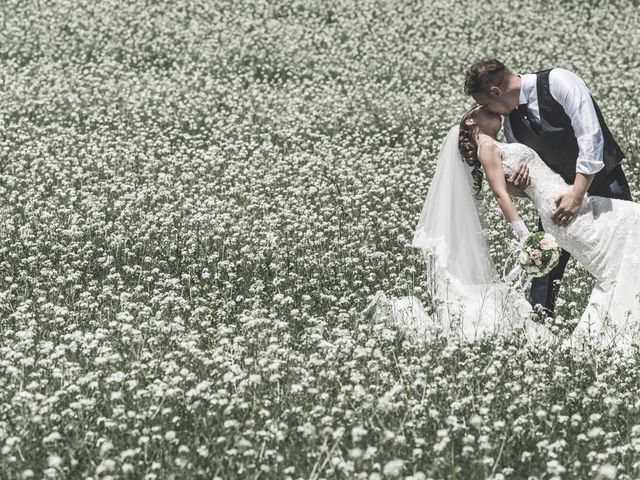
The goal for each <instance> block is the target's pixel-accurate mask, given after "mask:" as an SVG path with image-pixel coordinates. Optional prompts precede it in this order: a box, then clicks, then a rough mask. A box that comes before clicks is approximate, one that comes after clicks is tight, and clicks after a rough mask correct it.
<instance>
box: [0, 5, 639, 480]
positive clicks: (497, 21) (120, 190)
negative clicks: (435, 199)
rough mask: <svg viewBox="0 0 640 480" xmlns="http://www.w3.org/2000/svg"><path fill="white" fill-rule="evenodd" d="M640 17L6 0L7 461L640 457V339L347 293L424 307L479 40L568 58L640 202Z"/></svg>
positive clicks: (400, 462)
mask: <svg viewBox="0 0 640 480" xmlns="http://www.w3.org/2000/svg"><path fill="white" fill-rule="evenodd" d="M639 10H640V9H639V8H638V2H637V1H631V0H616V1H599V0H580V1H578V0H551V1H544V2H540V1H538V0H521V1H514V2H504V1H501V0H490V1H486V2H472V1H445V0H425V1H423V2H417V1H408V0H396V1H381V0H378V1H376V0H363V1H335V0H324V1H319V0H279V1H273V2H272V1H241V0H234V1H228V0H211V1H206V0H193V1H191V0H172V1H167V0H165V1H154V0H147V1H141V0H136V1H131V2H124V1H122V2H118V1H115V0H105V1H101V2H94V1H91V0H52V1H41V0H33V1H25V2H21V1H17V0H6V1H4V2H1V3H0V25H1V27H2V28H0V82H1V83H0V449H1V455H0V478H2V479H28V478H34V479H39V478H69V479H76V478H91V479H108V478H112V479H115V478H131V479H171V478H175V479H190V478H194V479H195V478H202V479H224V480H226V479H235V478H242V479H244V478H249V479H272V478H273V479H276V478H283V479H285V478H288V479H314V480H317V479H321V478H344V479H346V478H355V479H371V480H377V479H383V478H405V479H412V480H418V479H427V478H433V479H441V478H461V479H485V478H494V479H502V478H505V479H506V478H509V479H526V478H532V479H534V478H539V479H543V478H544V479H549V478H620V479H632V478H639V477H640V395H639V393H640V374H639V370H640V364H639V362H638V361H637V360H635V359H629V360H620V359H617V358H615V357H612V356H611V355H609V354H593V355H589V356H584V358H573V357H571V356H570V355H569V354H568V353H566V352H564V351H562V350H561V349H558V348H551V347H549V348H545V347H536V348H532V347H531V346H527V345H526V344H525V342H524V341H523V340H522V339H518V338H513V339H510V340H503V341H495V342H492V341H485V342H482V343H477V344H473V345H465V346H459V347H447V346H446V343H445V342H444V341H442V340H437V341H432V342H424V341H421V340H418V339H416V338H410V337H407V336H406V335H402V334H401V333H400V332H398V331H396V330H394V329H393V328H391V327H388V326H385V325H383V324H376V323H367V322H364V321H362V320H360V319H359V317H358V315H357V312H358V311H359V310H361V309H362V308H363V307H364V306H365V305H366V304H367V303H368V300H369V299H370V298H371V296H372V294H373V293H374V292H375V291H376V290H379V289H381V290H384V291H385V292H386V293H387V294H388V295H404V294H407V293H412V294H415V295H417V296H419V297H420V298H422V300H423V301H424V302H425V304H427V305H429V299H428V298H427V297H426V295H425V290H426V289H425V282H426V278H425V273H424V264H423V261H422V259H421V258H420V256H419V254H418V252H416V251H414V250H413V249H411V248H410V247H409V242H410V240H411V237H412V234H413V229H414V227H415V224H416V222H417V219H418V216H419V212H420V208H421V206H422V202H423V201H424V198H425V196H426V193H427V189H428V186H429V181H430V178H431V175H432V174H433V168H434V163H435V160H436V155H437V150H438V146H439V144H440V141H441V140H442V137H443V135H444V134H445V132H447V131H448V129H449V128H450V126H451V125H452V124H453V123H454V122H456V121H457V119H458V118H459V116H460V114H461V113H462V112H463V111H464V110H465V109H466V108H467V107H468V106H469V105H470V104H471V101H470V99H469V98H467V97H465V96H464V94H463V92H462V80H463V75H464V70H465V69H466V68H467V66H468V65H469V64H470V63H471V62H473V61H475V60H477V59H479V58H483V57H486V56H495V57H498V58H500V59H502V60H503V61H504V62H505V63H506V64H507V65H509V66H510V67H511V68H512V69H513V70H515V71H516V72H529V71H535V70H538V69H543V68H548V67H552V66H562V67H565V68H568V69H571V70H573V71H575V72H577V73H578V74H580V75H581V76H582V77H583V78H584V79H585V80H586V81H587V83H588V84H589V86H590V87H591V89H592V92H593V93H594V96H595V97H596V98H597V99H598V102H599V104H600V106H601V107H602V109H603V111H604V114H605V117H606V118H607V121H608V123H609V126H610V127H611V128H612V130H613V131H614V134H615V135H616V137H617V139H618V141H619V143H620V144H621V146H622V148H623V150H624V151H625V152H626V153H627V160H626V163H625V164H624V166H625V169H626V172H627V175H628V177H629V180H630V183H631V187H632V191H633V193H634V195H635V198H636V199H638V200H640V194H639V193H638V188H639V187H640V168H639V166H638V161H639V160H640V126H639V125H638V124H637V119H638V115H639V114H640V106H639V103H640V102H639V101H638V79H639V78H640V62H639V61H638V53H637V52H638V48H637V47H638V45H639V44H640V29H639V28H638V26H639V25H640V14H639V13H638V12H639ZM522 206H523V208H525V209H526V205H524V204H523V205H522ZM490 208H491V210H490V211H491V215H492V216H491V218H489V219H488V221H489V224H490V225H491V228H490V229H489V231H488V232H487V234H488V235H489V237H490V242H491V245H492V249H493V252H492V253H493V254H494V255H495V258H496V260H497V261H498V262H499V261H500V260H501V259H502V258H504V247H505V243H506V241H505V239H506V238H508V237H509V236H510V233H509V232H508V231H507V227H506V224H505V223H504V221H503V220H502V219H501V217H500V215H499V211H498V210H497V208H496V207H495V206H494V207H490ZM527 219H528V221H529V224H530V227H534V226H535V220H536V219H535V217H534V216H533V212H531V211H530V210H528V211H527ZM590 286H591V280H590V278H589V277H588V275H587V274H586V273H584V272H583V271H581V270H580V269H579V268H577V267H576V265H575V264H574V263H571V264H570V268H569V269H568V271H567V274H566V276H565V281H564V283H563V288H562V290H561V294H560V296H561V302H560V303H561V305H560V307H559V313H560V316H559V318H558V320H557V324H558V325H557V328H558V330H559V331H561V330H563V329H564V330H566V329H567V328H570V325H571V322H572V321H575V320H576V319H577V317H578V316H579V314H580V311H581V309H582V308H583V307H584V304H585V301H586V298H587V295H588V293H589V289H590ZM567 326H569V327H567Z"/></svg>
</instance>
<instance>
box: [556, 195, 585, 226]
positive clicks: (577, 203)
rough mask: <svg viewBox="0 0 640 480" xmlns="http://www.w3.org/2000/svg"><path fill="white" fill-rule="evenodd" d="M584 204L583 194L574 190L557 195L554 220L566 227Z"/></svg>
mask: <svg viewBox="0 0 640 480" xmlns="http://www.w3.org/2000/svg"><path fill="white" fill-rule="evenodd" d="M581 205H582V196H580V195H577V194H575V193H574V192H572V191H571V192H567V193H563V194H562V195H559V196H558V197H556V211H555V213H554V214H553V217H551V218H552V220H553V223H555V224H556V225H562V226H563V227H566V226H567V225H569V224H570V223H571V221H572V220H573V219H574V218H575V217H576V214H577V213H578V211H579V210H580V207H581Z"/></svg>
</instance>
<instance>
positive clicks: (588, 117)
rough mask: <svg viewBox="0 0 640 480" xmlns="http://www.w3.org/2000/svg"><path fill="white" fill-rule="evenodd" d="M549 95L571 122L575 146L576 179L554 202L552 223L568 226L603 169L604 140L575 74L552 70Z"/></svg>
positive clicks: (558, 69)
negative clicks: (594, 178)
mask: <svg viewBox="0 0 640 480" xmlns="http://www.w3.org/2000/svg"><path fill="white" fill-rule="evenodd" d="M549 88H550V91H551V95H552V96H553V98H555V100H556V101H557V102H558V103H559V104H560V105H562V108H563V109H564V111H565V113H566V114H567V116H568V117H569V119H570V120H571V126H572V127H573V131H574V133H575V136H576V141H577V143H578V149H579V152H578V158H577V161H576V178H575V181H574V183H573V187H572V189H571V191H570V192H568V193H566V194H564V195H560V196H559V197H558V198H557V199H556V207H557V210H556V212H555V214H554V216H553V220H554V222H556V223H559V224H561V225H568V224H569V223H571V220H572V219H573V218H574V217H575V215H576V214H577V213H578V211H579V210H580V206H581V205H582V200H583V198H584V196H585V195H586V193H587V190H588V189H589V186H590V185H591V182H592V181H593V177H594V176H595V174H596V173H598V172H599V171H600V170H602V169H603V168H604V161H603V149H604V137H603V135H602V129H601V128H600V122H598V116H597V114H596V110H595V107H594V105H593V100H592V99H591V94H590V92H589V89H588V88H587V85H586V84H585V83H584V81H583V80H582V79H581V78H580V77H578V76H577V75H576V74H574V73H572V72H570V71H568V70H565V69H562V68H555V69H553V70H552V71H551V72H550V74H549Z"/></svg>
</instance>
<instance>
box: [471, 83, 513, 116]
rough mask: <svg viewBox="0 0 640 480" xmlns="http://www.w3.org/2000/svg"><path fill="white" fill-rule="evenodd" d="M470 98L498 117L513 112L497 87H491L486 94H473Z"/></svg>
mask: <svg viewBox="0 0 640 480" xmlns="http://www.w3.org/2000/svg"><path fill="white" fill-rule="evenodd" d="M471 96H472V97H473V99H474V100H475V101H476V102H477V103H478V104H479V105H482V106H483V107H484V108H486V109H488V110H490V111H492V112H493V113H497V114H498V115H508V114H510V113H511V110H513V108H510V106H509V105H508V102H507V97H506V95H504V93H503V92H502V91H501V90H500V89H499V88H497V87H491V90H490V91H489V92H488V93H474V94H472V95H471Z"/></svg>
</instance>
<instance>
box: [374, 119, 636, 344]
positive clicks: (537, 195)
mask: <svg viewBox="0 0 640 480" xmlns="http://www.w3.org/2000/svg"><path fill="white" fill-rule="evenodd" d="M501 126H502V122H501V117H500V115H498V114H495V113H492V112H490V111H489V110H487V109H485V108H483V107H474V108H472V109H471V110H469V111H468V112H466V113H465V114H464V116H463V117H462V120H461V122H460V125H459V126H455V127H453V128H452V129H451V130H450V131H449V134H448V135H447V137H446V139H445V140H444V143H443V145H442V148H441V151H440V155H439V158H438V163H437V166H436V172H435V175H434V177H433V180H432V183H431V187H430V188H429V193H428V195H427V199H426V201H425V204H424V207H423V209H422V213H421V215H420V220H419V222H418V225H417V227H416V231H415V235H414V238H413V242H412V245H413V246H414V247H417V248H420V249H422V251H423V252H424V254H425V257H426V258H427V267H428V269H429V273H430V278H431V279H432V282H431V285H430V288H429V290H430V291H429V293H430V296H431V299H432V301H433V304H434V308H435V313H434V318H431V317H430V316H429V315H428V314H427V312H426V311H425V309H424V306H423V305H422V303H421V302H420V300H419V299H417V298H416V297H403V298H396V299H387V298H386V297H385V296H384V294H382V293H380V292H379V293H378V294H377V295H376V297H375V298H374V300H373V302H372V303H371V304H370V306H369V307H367V309H365V313H366V314H368V315H374V316H376V317H382V318H384V319H386V320H387V321H391V322H395V323H397V324H399V325H400V326H402V327H406V328H409V329H413V330H417V331H420V332H423V333H429V332H431V331H433V330H434V329H436V328H438V329H442V333H443V334H444V335H445V336H447V337H448V338H450V339H460V340H474V339H478V338H481V337H485V336H488V335H496V334H497V335H502V334H510V333H513V332H515V331H523V332H524V333H525V334H526V336H527V338H529V339H530V340H533V341H536V340H542V341H555V338H554V336H553V334H551V332H549V330H548V329H546V328H545V327H544V326H543V325H541V324H539V323H537V322H534V321H533V320H532V318H531V313H532V308H531V305H530V304H529V303H528V302H527V301H526V299H525V298H524V295H523V292H520V291H518V289H516V288H515V287H514V285H513V282H511V281H508V280H510V278H509V277H507V280H502V279H500V277H499V276H498V273H497V271H496V268H495V266H494V265H493V263H492V261H491V258H490V256H489V249H488V246H487V244H486V240H485V238H484V234H483V231H482V225H481V222H480V214H479V208H480V206H479V202H478V201H477V195H478V194H479V193H480V190H481V188H482V180H483V177H484V176H485V175H486V179H487V181H488V183H489V187H490V188H491V190H492V192H493V195H494V197H495V199H496V200H497V202H498V205H499V206H500V209H501V210H502V213H503V214H504V216H505V219H506V220H507V222H508V223H509V225H510V226H511V228H512V229H513V231H514V232H515V234H516V235H517V237H518V239H519V242H520V244H522V242H524V240H525V239H526V237H527V236H528V235H529V234H530V232H529V230H528V229H527V227H526V225H525V224H524V222H523V221H522V220H521V218H520V216H519V215H518V211H517V209H516V207H515V205H514V204H513V202H512V200H511V197H510V196H509V192H508V191H507V185H506V182H505V179H504V175H505V173H511V172H513V171H515V169H516V168H517V166H518V165H519V164H520V163H526V164H527V166H528V167H529V172H530V179H531V182H530V184H529V185H528V186H526V187H524V188H523V190H522V192H523V194H524V195H525V196H526V197H528V198H529V199H530V200H531V201H532V202H533V204H534V206H535V208H536V209H537V211H538V215H539V217H540V219H541V221H542V225H543V227H544V230H545V232H547V233H550V234H551V235H553V236H554V237H555V238H556V240H557V241H558V243H559V244H560V246H561V247H562V248H563V249H565V250H567V251H568V252H569V253H571V255H572V256H573V257H574V258H575V259H576V260H577V261H578V262H579V263H580V264H581V265H582V266H583V267H584V268H585V269H586V270H587V271H589V272H590V273H591V274H592V275H593V276H594V277H595V279H596V286H595V288H594V290H593V291H592V293H591V296H590V298H589V302H588V305H587V308H586V309H585V311H584V313H583V315H582V316H581V318H580V320H579V322H578V325H577V327H576V329H575V330H574V332H573V333H572V335H571V338H570V340H569V341H570V343H571V344H572V345H574V346H577V345H582V344H584V343H590V344H593V345H597V346H600V347H605V348H606V347H614V348H620V349H621V350H623V351H625V352H629V351H631V349H632V347H633V346H635V345H637V344H640V204H637V203H634V202H629V201H624V200H617V199H611V198H605V197H599V196H586V197H585V198H584V200H583V203H582V206H581V209H580V211H579V213H578V215H576V217H575V219H574V220H573V221H572V222H571V223H570V224H569V225H568V226H562V225H557V224H555V223H554V222H553V220H552V217H553V214H554V212H555V208H556V203H555V199H556V198H557V197H558V196H559V195H561V194H562V193H565V192H567V191H568V190H570V189H571V186H570V185H568V184H567V183H565V181H564V180H563V179H562V177H561V176H560V175H558V174H557V173H555V172H554V171H553V170H551V169H550V168H549V167H548V166H547V165H546V164H545V163H544V162H543V161H542V160H541V159H540V157H539V156H538V154H537V153H536V152H535V151H534V150H532V149H531V148H529V147H527V146H526V145H523V144H520V143H509V144H505V143H500V142H498V141H497V140H496V136H497V134H498V132H499V131H500V129H501ZM483 173H484V174H483Z"/></svg>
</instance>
